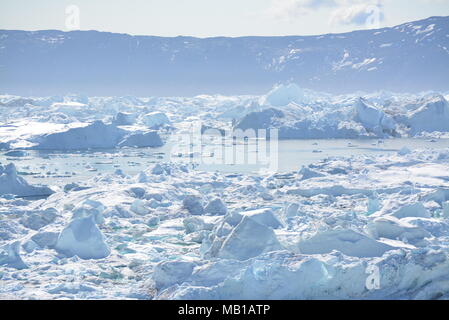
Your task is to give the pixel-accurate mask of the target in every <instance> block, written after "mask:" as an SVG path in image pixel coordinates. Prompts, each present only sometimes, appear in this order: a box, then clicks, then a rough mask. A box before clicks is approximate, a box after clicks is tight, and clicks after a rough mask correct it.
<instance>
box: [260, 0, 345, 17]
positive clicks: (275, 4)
mask: <svg viewBox="0 0 449 320" xmlns="http://www.w3.org/2000/svg"><path fill="white" fill-rule="evenodd" d="M337 1H338V0H272V4H271V7H270V8H269V9H268V10H267V11H266V13H267V14H268V15H269V16H271V17H273V18H276V19H281V20H294V19H296V18H298V17H299V16H302V15H306V14H309V13H310V12H312V11H314V10H318V9H320V8H323V7H335V6H337Z"/></svg>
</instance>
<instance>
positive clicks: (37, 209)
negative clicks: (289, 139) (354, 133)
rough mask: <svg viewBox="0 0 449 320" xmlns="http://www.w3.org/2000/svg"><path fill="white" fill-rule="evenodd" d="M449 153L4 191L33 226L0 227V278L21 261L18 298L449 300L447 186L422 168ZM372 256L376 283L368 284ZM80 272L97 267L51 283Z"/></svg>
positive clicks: (172, 167)
mask: <svg viewBox="0 0 449 320" xmlns="http://www.w3.org/2000/svg"><path fill="white" fill-rule="evenodd" d="M448 152H449V150H441V151H432V150H427V151H424V150H421V151H417V150H413V151H412V152H410V153H407V154H404V155H399V154H395V155H394V156H391V157H387V156H383V155H379V156H369V157H368V156H358V157H352V158H328V159H326V160H324V161H322V162H319V163H317V164H315V165H313V166H309V167H305V168H304V169H303V170H300V171H298V172H292V173H290V174H289V175H284V176H283V177H282V179H281V178H280V177H279V175H273V174H264V175H262V176H251V175H248V176H247V175H226V174H219V173H216V172H201V171H192V170H188V169H187V168H186V167H185V166H184V165H182V164H170V163H161V164H159V165H153V166H150V167H149V168H148V169H147V170H145V171H144V172H141V173H139V174H138V175H136V176H135V177H128V176H125V175H122V174H111V175H109V176H108V177H101V178H93V179H91V180H90V181H87V182H86V183H87V185H88V186H89V188H86V189H82V190H68V191H63V190H61V191H58V192H56V193H54V194H53V195H52V196H51V197H49V198H48V199H46V200H40V201H39V202H36V203H33V202H32V203H31V204H30V205H29V206H25V207H23V208H21V209H20V210H19V209H18V208H15V207H14V206H13V205H12V201H13V200H7V199H5V200H4V202H3V203H2V206H7V207H8V206H9V207H8V208H10V209H8V210H13V212H14V214H16V215H18V216H19V217H20V218H22V220H20V218H19V220H18V221H22V222H24V221H25V219H28V217H33V218H32V219H31V221H36V224H34V223H32V224H28V223H25V224H22V223H18V224H17V223H16V224H13V223H12V222H11V223H7V224H6V223H3V224H0V226H2V227H1V228H2V229H4V230H5V231H7V238H5V239H4V240H3V238H2V240H0V245H1V246H2V248H3V249H2V251H0V252H3V255H2V256H1V257H2V258H1V259H0V261H2V266H1V267H0V268H1V271H2V272H3V278H2V281H3V282H4V283H5V288H8V286H9V285H11V284H13V283H14V281H15V280H14V278H13V277H12V275H11V272H12V271H10V270H15V271H16V272H17V270H16V269H15V267H24V266H23V265H21V264H20V263H19V262H18V261H22V262H23V264H25V265H26V266H27V269H26V270H27V272H28V274H30V275H31V276H33V279H35V280H36V282H35V283H36V284H35V286H36V287H35V288H33V291H28V290H27V289H25V288H24V289H22V290H18V291H15V292H14V294H15V295H16V296H17V297H31V296H32V292H36V290H41V291H43V292H44V293H42V296H43V297H46V298H58V297H59V298H60V297H68V296H67V295H69V297H71V298H82V297H84V298H86V297H91V298H94V297H99V296H102V297H109V298H117V297H141V298H154V299H187V298H188V299H236V298H238V299H246V298H252V299H256V298H258V299H296V298H298V299H317V298H331V299H334V298H345V299H365V298H375V299H376V298H401V299H402V298H424V299H430V298H435V297H442V298H447V297H449V286H447V285H446V283H447V281H448V280H449V279H448V278H447V268H448V267H449V260H448V255H449V251H448V248H449V246H448V239H449V223H448V221H447V217H445V216H444V212H445V211H444V210H445V208H446V203H447V202H448V201H449V192H448V190H449V184H448V181H447V179H446V178H445V177H444V176H442V175H441V174H440V172H439V171H435V170H434V171H432V170H424V169H425V168H428V169H429V168H434V166H435V165H439V166H443V167H444V168H449V167H448V162H447V160H448V159H449V158H448V157H445V156H444V155H445V154H447V153H448ZM155 168H156V169H157V170H156V169H155ZM337 169H338V170H337ZM418 169H419V170H418ZM310 172H313V174H309V173H310ZM393 172H394V177H395V179H391V178H390V177H391V175H392V173H393ZM432 172H433V173H432ZM304 176H306V177H307V179H305V177H304ZM410 181H413V189H411V185H410ZM330 183H332V184H331V185H330ZM373 186H375V190H373V188H374V187H373ZM256 194H257V195H262V194H268V195H271V198H269V197H262V196H257V197H255V195H256ZM370 199H371V200H370ZM374 200H376V205H375V206H374V205H373V204H371V205H370V201H371V203H372V202H373V201H374ZM11 206H12V207H11ZM370 206H371V208H370ZM11 208H15V209H11ZM373 208H374V209H373ZM0 214H2V215H3V213H2V212H1V211H0ZM47 215H49V217H50V216H51V218H52V219H46V217H47ZM41 222H42V223H41ZM5 235H6V234H5ZM16 241H18V242H19V243H20V245H17V244H16V245H14V246H11V244H12V243H14V242H16ZM3 246H6V247H3ZM19 252H20V254H19ZM18 257H20V259H21V260H19V258H18ZM98 259H101V263H100V264H95V262H94V261H98ZM16 263H17V264H16ZM372 266H377V267H378V268H379V270H380V289H378V290H370V289H367V287H366V281H367V277H368V276H369V274H368V273H367V270H370V269H369V268H371V267H372ZM41 268H49V270H51V271H49V272H48V275H47V273H46V272H42V271H41V270H42V269H41ZM83 268H84V269H83ZM82 269H83V270H85V271H81V270H82ZM74 270H78V271H74ZM73 274H77V275H81V274H85V275H88V277H87V278H83V277H81V276H80V277H79V278H76V279H79V280H76V281H75V282H73V287H71V288H66V289H67V290H66V289H64V288H62V289H57V290H56V288H55V285H53V286H49V287H46V286H45V283H46V281H48V279H49V277H50V275H58V279H61V281H63V280H62V279H69V278H70V277H71V278H70V279H73ZM82 279H92V282H87V280H82ZM113 279H123V282H121V283H122V284H121V285H117V283H115V284H114V282H113V281H114V280H113ZM92 285H94V287H93V289H92V290H83V289H81V288H82V287H83V286H87V287H92ZM140 288H141V289H142V291H139V290H140ZM142 292H144V293H142Z"/></svg>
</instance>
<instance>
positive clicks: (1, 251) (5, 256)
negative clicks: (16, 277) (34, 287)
mask: <svg viewBox="0 0 449 320" xmlns="http://www.w3.org/2000/svg"><path fill="white" fill-rule="evenodd" d="M3 265H4V266H7V267H10V268H15V269H25V268H28V266H27V265H26V264H25V262H23V260H22V258H21V257H20V242H19V241H15V242H13V243H9V244H6V245H4V246H2V247H0V266H3Z"/></svg>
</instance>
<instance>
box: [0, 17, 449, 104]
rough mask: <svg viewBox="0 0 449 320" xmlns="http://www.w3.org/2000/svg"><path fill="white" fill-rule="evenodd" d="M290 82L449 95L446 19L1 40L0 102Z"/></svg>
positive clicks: (0, 34) (236, 89)
mask: <svg viewBox="0 0 449 320" xmlns="http://www.w3.org/2000/svg"><path fill="white" fill-rule="evenodd" d="M289 80H293V81H295V82H296V83H298V84H299V85H301V86H303V87H307V88H311V89H315V90H321V91H327V92H331V93H344V92H351V91H357V90H365V91H374V90H379V89H387V90H391V91H409V92H412V91H421V90H429V89H433V90H449V17H432V18H428V19H425V20H421V21H416V22H410V23H406V24H402V25H400V26H397V27H392V28H383V29H379V30H364V31H354V32H350V33H345V34H328V35H322V36H289V37H240V38H225V37H218V38H206V39H199V38H193V37H176V38H163V37H153V36H130V35H125V34H113V33H105V32H97V31H73V32H61V31H37V32H26V31H5V30H3V31H0V92H1V93H10V94H19V95H40V96H42V95H53V94H62V93H68V92H74V93H85V94H88V95H126V94H133V95H141V96H149V95H177V96H183V95H195V94H199V93H222V94H259V93H262V92H265V91H267V90H268V89H269V88H270V87H271V86H272V85H273V84H274V83H276V82H281V81H289Z"/></svg>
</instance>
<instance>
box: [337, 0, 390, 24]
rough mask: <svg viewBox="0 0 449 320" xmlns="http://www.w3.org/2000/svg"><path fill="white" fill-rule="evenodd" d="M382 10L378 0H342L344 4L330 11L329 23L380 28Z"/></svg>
mask: <svg viewBox="0 0 449 320" xmlns="http://www.w3.org/2000/svg"><path fill="white" fill-rule="evenodd" d="M383 10H384V7H383V5H382V3H381V2H380V1H372V2H369V1H363V3H362V1H354V0H352V1H350V0H349V1H344V4H343V3H342V4H341V6H340V7H339V8H337V9H336V10H334V11H333V12H332V14H331V18H330V23H331V24H340V25H357V26H365V27H366V28H368V29H373V28H380V24H381V22H383V21H384V19H385V15H384V13H383Z"/></svg>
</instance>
